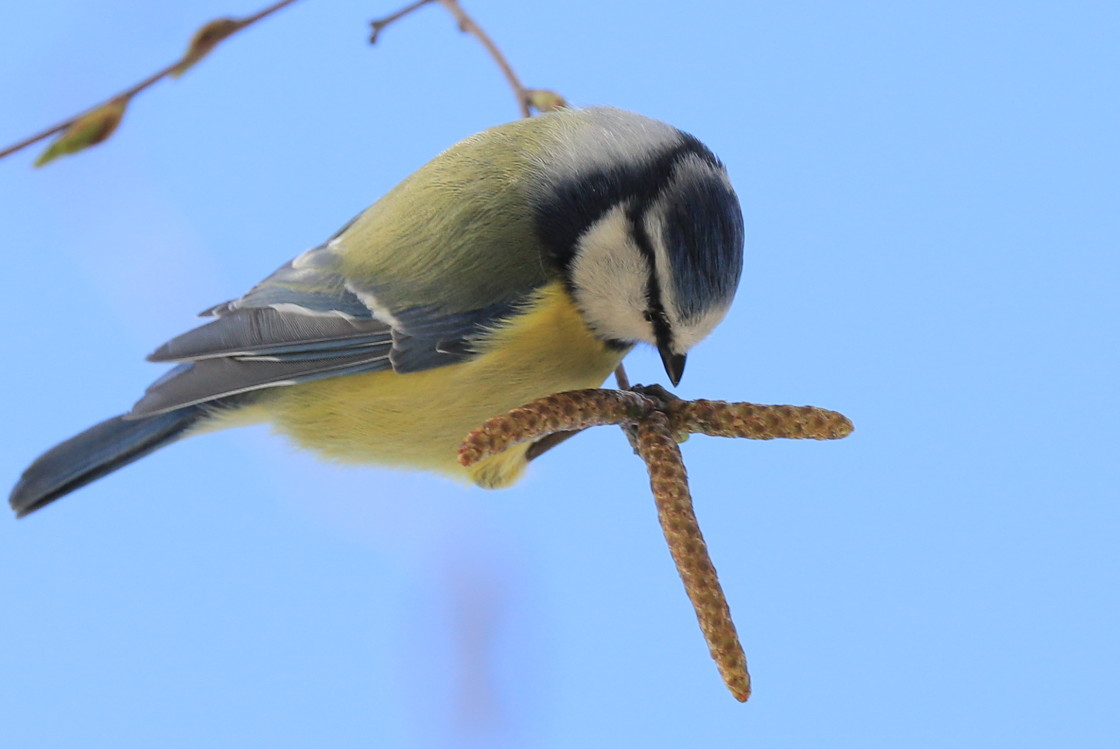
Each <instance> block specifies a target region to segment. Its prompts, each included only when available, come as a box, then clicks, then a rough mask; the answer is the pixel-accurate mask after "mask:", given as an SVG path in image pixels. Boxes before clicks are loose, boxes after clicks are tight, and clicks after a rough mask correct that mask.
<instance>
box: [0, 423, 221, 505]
mask: <svg viewBox="0 0 1120 749" xmlns="http://www.w3.org/2000/svg"><path fill="white" fill-rule="evenodd" d="M205 415H206V412H205V411H204V410H203V409H202V408H201V407H200V406H188V407H187V408H180V409H178V410H175V411H170V412H168V413H163V414H159V415H157V416H149V417H147V418H143V419H125V418H124V417H123V416H116V417H113V418H112V419H107V420H106V421H103V422H101V423H100V424H97V425H95V426H92V427H90V428H89V429H87V430H86V431H84V432H82V433H81V434H79V435H77V436H75V437H71V438H70V439H68V440H66V441H65V442H63V443H61V444H58V445H55V446H54V447H52V448H51V449H50V450H48V451H47V452H45V453H43V454H42V455H40V456H39V458H38V459H37V460H36V461H35V462H34V463H32V464H31V465H30V466H28V468H27V470H26V471H24V472H23V476H22V477H21V478H20V480H19V483H18V484H16V486H15V488H14V489H12V494H11V496H10V497H9V498H8V501H9V502H10V503H11V505H12V509H13V510H15V512H16V516H17V517H23V516H24V515H27V514H29V513H32V512H34V511H35V510H38V509H39V508H41V507H44V506H46V505H48V504H50V503H51V502H53V501H54V500H56V499H58V498H59V497H62V496H64V495H66V494H69V493H70V492H72V491H74V490H75V489H77V488H79V487H82V486H85V485H86V484H88V483H90V482H91V481H95V480H97V479H99V478H101V477H102V476H104V475H106V474H109V473H112V472H113V471H115V470H117V469H118V468H121V467H122V466H125V465H128V464H129V463H131V462H132V461H134V460H137V459H139V458H142V457H144V456H145V455H147V454H148V453H150V452H152V451H154V450H158V449H159V448H161V447H163V446H164V445H167V444H170V443H172V442H174V441H175V440H176V439H178V438H179V437H181V436H183V432H185V431H186V430H187V429H188V428H190V427H191V426H192V425H193V424H195V423H196V422H197V421H198V420H199V419H200V418H202V417H204V416H205Z"/></svg>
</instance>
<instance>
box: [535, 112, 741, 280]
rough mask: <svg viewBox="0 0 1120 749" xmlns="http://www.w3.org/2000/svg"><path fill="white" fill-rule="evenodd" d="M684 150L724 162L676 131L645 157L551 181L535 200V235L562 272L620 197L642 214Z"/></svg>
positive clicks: (717, 165)
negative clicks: (672, 141) (674, 136)
mask: <svg viewBox="0 0 1120 749" xmlns="http://www.w3.org/2000/svg"><path fill="white" fill-rule="evenodd" d="M689 156H696V157H698V158H700V159H701V160H702V161H703V162H705V163H707V164H710V165H711V166H713V167H715V168H717V169H722V168H723V166H722V164H720V161H719V159H717V158H716V157H715V155H714V154H713V153H712V152H711V151H710V150H708V147H707V146H705V145H704V144H703V143H701V142H700V141H699V140H697V139H696V138H694V137H692V136H691V135H688V134H687V133H681V134H680V140H679V141H678V142H677V143H675V144H673V145H672V146H670V147H669V148H667V149H666V150H665V151H663V152H662V153H661V154H659V155H658V156H657V157H656V158H654V159H652V160H650V161H637V162H632V163H628V164H619V165H613V166H610V167H607V168H602V169H597V170H592V171H588V172H586V173H583V174H580V175H579V176H578V177H573V178H569V179H565V180H562V181H560V182H558V183H556V184H555V185H553V186H552V189H551V190H550V194H549V195H548V198H547V199H546V200H542V201H538V202H537V203H536V205H535V206H534V211H535V215H534V223H535V225H536V230H537V236H538V237H539V238H540V240H541V242H542V243H543V244H544V246H545V247H546V248H547V250H548V253H549V256H550V257H551V258H552V261H553V262H554V263H555V264H556V266H557V267H558V268H560V269H563V270H564V271H565V275H567V273H566V271H567V269H568V266H569V265H570V264H571V262H572V258H573V257H574V256H575V249H576V244H577V242H578V240H579V238H580V237H581V236H582V235H583V234H584V233H585V232H586V231H587V230H588V229H589V228H590V227H591V225H592V224H594V223H595V222H596V221H598V220H599V219H601V218H602V217H603V216H604V215H606V213H607V212H608V211H610V210H611V209H612V208H615V207H616V206H618V205H620V204H621V203H624V202H626V203H629V206H630V209H631V212H632V215H637V216H644V215H645V213H646V211H648V210H649V208H650V206H651V205H653V203H654V202H655V201H656V200H657V198H658V196H659V195H660V194H661V192H662V191H663V190H664V189H665V187H666V186H667V185H668V184H669V183H670V179H671V177H672V176H673V170H674V169H675V168H676V166H677V164H679V163H680V162H681V161H682V160H684V159H685V158H687V157H689Z"/></svg>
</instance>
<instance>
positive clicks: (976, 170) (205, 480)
mask: <svg viewBox="0 0 1120 749" xmlns="http://www.w3.org/2000/svg"><path fill="white" fill-rule="evenodd" d="M395 7H396V6H395V5H393V4H380V5H379V4H377V3H355V2H326V1H325V0H318V1H317V0H305V2H302V3H300V4H297V5H296V6H295V7H293V8H291V9H289V10H287V11H285V12H284V13H282V14H280V15H278V16H276V17H274V18H272V19H271V20H268V21H266V22H264V23H263V24H261V25H259V26H257V27H255V28H253V29H251V30H249V31H248V32H246V33H244V34H242V35H240V36H239V37H237V38H236V39H234V40H231V41H230V42H228V43H227V44H225V45H224V46H222V47H221V48H220V49H219V50H218V51H217V52H216V53H215V54H214V55H213V56H212V57H211V58H210V59H208V60H207V61H206V62H204V63H203V64H201V65H200V66H198V67H197V68H196V69H195V70H193V71H192V72H191V73H190V74H189V75H187V76H186V77H184V78H183V79H181V80H179V81H177V82H171V83H165V84H161V85H159V86H158V87H156V88H155V89H153V90H151V91H149V92H148V93H146V94H145V95H143V96H142V97H141V98H139V99H138V100H137V101H136V102H135V103H134V105H133V107H132V108H131V110H130V111H129V113H128V115H127V117H126V119H125V121H124V123H123V125H122V126H121V128H120V130H119V132H118V133H117V135H116V136H115V137H114V138H113V140H112V141H111V142H110V143H109V144H107V145H105V146H103V147H101V148H98V149H96V150H95V151H91V152H89V153H87V154H84V155H81V156H78V157H73V158H69V159H65V160H63V161H60V162H58V163H56V164H54V165H52V166H50V167H48V168H45V169H42V170H32V169H30V162H31V160H32V159H33V156H34V154H33V153H24V154H21V155H18V156H16V157H13V158H10V159H8V160H6V161H3V162H0V237H2V241H3V247H4V248H5V252H4V267H5V274H4V279H5V280H6V291H5V293H4V295H3V298H2V301H0V304H2V305H3V318H4V319H5V320H6V321H7V324H6V326H5V333H4V336H5V338H4V340H5V349H6V351H7V357H6V361H7V362H8V365H7V366H5V367H3V370H2V372H0V387H2V390H3V393H4V406H5V410H6V415H5V418H4V419H3V422H2V423H0V440H2V444H3V446H4V449H3V451H0V476H3V477H5V480H6V481H8V482H9V483H12V482H14V481H15V479H16V478H17V476H18V475H19V473H20V471H22V469H23V468H24V466H25V465H26V464H27V463H28V462H29V461H30V460H32V459H33V458H34V457H35V456H36V455H37V454H38V453H39V452H40V451H41V450H43V449H45V448H47V447H49V446H50V445H52V444H54V443H55V442H57V441H59V440H61V439H63V438H65V437H68V436H70V435H71V434H73V433H75V432H77V431H79V430H81V429H83V428H85V427H86V426H88V425H90V424H92V423H94V422H95V421H98V420H100V419H102V418H105V417H107V416H110V415H113V414H116V413H119V412H121V411H123V410H125V409H127V408H128V407H129V406H130V405H131V403H132V402H133V401H134V400H135V399H136V398H137V397H138V396H139V394H140V393H141V392H142V390H143V388H144V387H145V386H146V385H147V383H148V382H150V381H151V380H152V379H154V378H155V377H156V376H158V375H159V373H160V372H161V371H162V370H161V368H159V367H157V366H155V365H151V364H148V363H146V362H144V360H143V357H144V355H145V354H147V353H148V352H149V351H151V350H152V349H154V348H155V347H156V346H157V345H158V344H160V343H161V342H163V341H164V340H166V339H167V338H169V337H171V336H173V335H175V334H177V333H179V332H181V331H182V330H184V329H186V328H187V327H188V326H191V325H193V324H194V318H193V315H194V314H195V313H196V312H197V311H199V310H202V309H204V308H206V307H208V306H210V305H212V304H214V303H217V302H220V301H223V300H225V299H229V298H231V297H234V296H237V295H239V294H241V293H242V292H243V291H245V290H246V289H247V288H248V287H249V286H251V285H252V284H253V283H255V282H256V281H257V280H259V279H260V278H261V277H263V276H264V275H266V274H267V273H269V272H271V271H272V270H273V269H274V268H275V267H276V266H278V265H279V264H281V263H283V262H284V261H286V260H287V259H289V258H290V257H291V256H293V255H295V254H296V253H298V252H300V251H301V250H303V249H305V248H308V247H311V246H313V245H315V244H317V243H318V242H320V241H322V240H323V239H325V238H326V237H327V236H329V235H330V234H331V233H332V232H333V231H334V230H335V229H337V228H338V227H339V226H340V225H341V224H342V223H343V222H344V221H346V220H347V219H348V218H349V217H350V216H351V215H353V214H354V213H356V212H357V211H358V210H360V209H361V208H363V207H364V206H365V205H367V204H369V203H370V202H372V201H373V200H375V199H376V198H377V197H378V196H379V195H380V194H382V193H383V192H384V191H386V190H387V189H389V188H390V187H392V186H393V184H395V183H396V182H397V181H398V180H400V179H401V178H403V177H404V176H406V175H407V174H409V173H410V172H411V171H412V170H414V169H415V168H416V167H418V166H419V165H421V164H422V163H423V162H424V161H426V160H427V159H429V158H430V157H432V156H433V155H435V154H436V153H437V152H439V151H440V150H442V149H443V148H444V147H446V146H448V145H450V144H451V143H453V142H455V141H456V140H458V139H460V138H462V137H464V136H466V135H469V134H471V133H474V132H476V131H478V130H481V129H483V128H485V127H488V126H490V125H494V124H497V123H499V122H502V121H505V120H508V119H512V118H513V117H515V116H516V109H515V108H514V106H513V104H512V99H511V97H510V95H509V93H508V91H507V90H506V88H505V87H504V83H503V81H502V80H501V78H500V77H499V75H498V73H497V72H496V69H495V68H494V67H493V65H492V63H491V62H490V61H489V60H488V59H487V58H486V57H485V56H484V55H483V53H482V51H481V50H480V48H479V47H478V46H477V44H476V43H474V42H473V41H472V40H470V39H468V38H466V37H463V36H461V35H459V34H457V33H456V32H455V31H454V28H453V26H452V24H451V22H450V21H449V20H448V18H447V17H446V16H445V15H444V14H443V13H442V11H440V10H439V9H436V8H430V9H426V10H425V11H423V12H422V13H420V14H418V15H417V16H415V17H414V18H412V19H410V20H408V21H406V22H404V23H402V24H401V25H399V26H397V27H395V28H392V29H390V30H388V31H387V32H386V34H385V36H384V38H383V40H382V42H381V43H380V44H379V45H378V46H377V47H376V48H370V47H368V46H367V45H366V44H365V42H364V39H365V36H366V33H367V28H366V26H365V24H366V22H367V21H368V20H369V19H370V18H373V17H376V16H378V15H382V14H384V13H386V12H388V11H390V10H392V9H394V8H395ZM256 8H257V5H256V4H255V3H245V2H241V1H240V0H238V2H235V3H233V4H231V0H208V1H202V0H198V1H193V0H192V1H189V2H188V1H187V0H182V1H180V2H172V3H155V4H154V3H150V2H140V1H139V0H121V1H120V2H115V3H112V4H108V5H107V4H105V3H96V2H91V1H90V0H84V1H78V0H72V1H70V2H66V1H65V0H44V2H42V3H37V4H34V3H18V4H17V3H6V4H3V5H2V6H0V29H2V31H0V34H3V47H4V50H5V51H4V55H3V61H2V62H0V92H2V93H0V142H2V143H5V144H6V143H7V142H11V141H15V140H17V139H19V138H20V137H22V136H24V135H26V134H28V133H30V132H32V131H34V130H37V129H39V128H41V127H43V126H46V125H48V124H51V123H53V122H55V121H57V120H59V119H61V118H63V117H65V116H67V115H69V114H71V113H73V112H74V111H76V110H78V109H80V108H82V107H84V106H86V105H89V104H91V103H93V102H94V101H97V100H99V99H101V98H103V97H107V96H108V95H110V94H112V93H114V92H116V91H117V90H120V89H122V88H124V87H125V86H127V85H130V84H131V83H133V82H135V81H136V80H139V79H140V78H142V77H143V76H145V75H147V74H148V73H149V72H151V71H153V70H155V69H156V68H158V67H160V66H162V65H164V64H166V63H167V62H170V61H171V60H172V59H174V57H175V56H176V55H177V54H178V52H179V51H180V50H181V49H182V47H183V46H184V44H185V39H186V38H187V37H188V36H189V35H190V33H191V31H192V30H193V29H194V28H195V27H197V26H198V25H199V24H200V23H202V22H203V21H205V20H207V19H209V18H212V17H215V16H220V15H228V14H232V15H244V14H247V13H249V12H251V11H253V10H256ZM468 8H469V9H470V10H472V11H474V13H475V14H476V16H477V17H478V19H479V20H480V22H482V23H483V24H484V25H485V27H486V28H487V29H488V30H489V31H490V32H491V34H492V35H493V36H494V37H495V38H496V39H497V40H498V41H499V43H500V44H501V45H502V46H503V48H504V49H505V50H506V51H507V53H508V55H509V56H510V58H511V60H512V61H513V63H514V64H515V66H516V67H517V69H518V70H519V72H520V73H521V74H522V76H523V77H524V78H525V80H526V82H527V83H528V84H530V85H534V86H541V87H550V88H554V89H556V90H558V91H560V92H562V93H564V94H565V95H567V96H568V97H569V98H570V99H571V100H572V101H574V102H576V103H578V104H612V105H616V106H621V107H624V108H628V109H633V110H635V111H640V112H642V113H644V114H647V115H650V116H653V117H657V118H660V119H664V120H666V121H668V122H671V123H673V124H675V125H677V126H679V127H681V128H684V129H686V130H689V131H691V132H693V133H694V134H696V135H697V136H698V137H700V138H701V139H702V140H704V141H705V142H706V143H707V144H708V145H710V146H711V147H712V148H713V149H714V150H715V151H716V152H717V153H718V154H719V155H720V156H721V157H722V159H723V160H724V161H725V162H726V163H727V165H728V168H729V170H730V172H731V175H732V179H733V181H734V183H735V185H736V188H737V190H738V192H739V195H740V197H741V199H742V202H743V206H744V212H745V215H746V226H747V255H746V266H745V271H744V276H743V282H742V285H741V287H740V293H739V298H738V299H737V301H736V305H735V307H734V309H733V311H732V313H731V314H730V316H729V317H728V319H727V321H726V322H725V323H724V324H723V326H721V327H720V328H719V329H718V330H717V331H716V333H715V334H714V335H713V336H712V337H711V338H710V339H709V340H708V341H707V342H705V343H704V344H703V345H701V346H700V347H699V348H698V349H696V350H695V351H694V353H693V355H692V356H691V357H690V359H689V370H688V373H687V375H686V377H685V379H684V381H683V382H682V384H681V387H680V388H679V390H678V391H679V392H680V393H681V394H682V395H684V396H686V397H709V398H725V399H731V400H749V401H754V402H759V403H795V404H803V403H811V404H814V405H820V406H824V407H829V408H835V409H838V410H841V411H843V412H845V413H846V414H848V415H849V416H850V417H851V418H852V419H853V420H854V422H855V424H856V433H855V434H854V435H853V436H852V437H850V438H849V439H847V440H844V441H841V442H836V443H817V442H813V443H797V442H772V443H754V442H746V441H726V440H717V439H710V438H703V437H695V438H693V439H692V440H691V441H689V442H688V443H687V444H686V445H685V456H686V460H687V463H688V466H689V470H690V474H691V477H692V486H693V492H694V495H695V499H696V505H697V510H698V513H699V515H700V520H701V524H702V526H703V528H704V531H705V535H706V537H707V539H708V542H709V546H710V548H711V550H712V553H713V556H714V559H715V562H716V565H717V567H718V569H719V571H720V575H721V579H722V580H723V583H724V587H725V590H726V592H727V595H728V597H729V599H730V602H731V607H732V611H733V613H734V615H735V618H736V621H737V623H738V625H739V630H740V633H741V635H742V638H743V642H744V645H745V647H746V651H747V655H748V658H749V660H750V664H751V671H752V675H753V677H754V681H755V695H754V697H752V699H751V701H750V702H749V703H748V704H746V705H741V704H739V703H737V702H735V701H734V700H733V699H732V698H731V697H730V696H729V695H728V694H727V692H726V691H725V690H724V687H723V686H722V684H721V683H720V681H719V678H718V676H717V674H716V671H715V668H714V666H713V664H712V663H711V662H710V660H709V658H708V655H707V652H706V648H705V646H704V643H703V641H702V639H701V636H700V633H699V631H698V628H697V626H696V623H695V619H694V616H693V613H692V611H691V608H690V607H689V605H688V602H687V600H686V598H685V596H684V593H683V591H682V589H681V585H680V582H679V580H678V579H677V577H676V573H675V571H674V569H673V566H672V563H671V561H670V558H669V555H668V553H667V551H666V549H665V547H664V542H663V540H662V538H661V536H660V531H659V529H658V527H657V523H656V517H655V513H654V508H653V504H652V501H651V499H650V497H649V496H648V491H647V489H646V483H645V477H644V474H643V468H642V466H641V464H640V463H639V462H638V461H637V460H636V459H635V458H633V457H631V456H630V455H629V453H628V449H627V446H626V443H625V441H624V439H623V437H622V436H621V434H619V433H618V432H617V430H607V429H604V430H599V431H598V432H596V433H589V434H585V435H582V436H581V437H580V438H579V439H576V440H573V441H571V442H569V443H567V444H566V445H565V446H564V447H563V448H562V449H559V450H557V451H555V452H554V453H551V454H549V455H548V456H547V458H546V459H543V460H542V461H540V462H539V464H537V465H535V466H534V468H533V470H532V471H531V475H530V476H529V477H528V479H527V480H526V481H524V482H523V483H522V484H521V485H519V486H518V487H516V488H514V489H512V490H509V491H505V492H484V491H481V490H475V489H464V488H462V487H459V486H457V485H454V484H452V483H449V482H447V481H445V480H442V479H439V478H435V477H429V476H424V475H415V474H403V473H396V472H392V471H385V470H378V469H354V468H341V467H338V466H334V465H329V464H323V463H319V462H316V461H315V460H314V459H313V458H312V457H310V456H309V455H306V454H303V453H299V452H296V451H294V450H293V449H292V448H290V447H289V446H288V445H287V444H286V443H285V442H284V441H283V440H282V439H280V438H278V437H274V436H272V435H270V434H269V432H268V430H267V429H264V428H254V429H244V430H239V431H230V432H225V433H221V434H216V435H209V436H206V437H202V438H198V439H193V440H189V441H187V442H184V443H181V444H178V445H175V446H174V447H172V448H170V449H168V450H166V451H163V452H161V453H159V454H157V455H154V456H152V457H149V458H147V459H145V460H144V461H142V462H140V463H138V464H136V465H134V466H131V467H129V468H128V469H126V470H124V471H122V472H120V473H118V474H115V475H113V476H112V477H110V478H108V479H105V480H103V481H101V482H98V483H97V484H95V485H92V486H90V487H88V488H86V489H84V490H82V491H81V492H80V493H78V494H75V495H73V496H71V497H69V498H67V499H66V500H65V501H63V502H61V503H59V504H57V505H55V506H52V507H50V508H49V509H47V510H46V511H44V512H42V513H40V514H38V515H36V516H34V517H32V518H30V519H28V520H25V521H21V522H18V523H17V522H16V521H14V520H2V519H0V602H2V603H0V606H2V608H3V611H4V615H3V616H2V617H0V643H3V644H0V724H2V725H3V726H4V729H3V733H4V737H5V744H8V745H11V746H43V747H52V749H65V748H69V747H82V748H83V749H90V748H91V747H102V746H105V747H109V746H112V747H150V746H160V747H199V746H206V747H225V746H230V747H233V746H236V747H244V746H267V747H322V746H331V747H364V746H385V747H471V746H479V747H482V746H486V747H542V748H548V749H551V748H553V747H557V748H558V747H575V746H579V747H584V746H612V747H613V746H643V747H676V746H682V745H688V746H715V745H717V744H718V745H730V746H740V745H742V746H758V747H769V746H783V747H817V746H821V745H826V744H827V745H831V746H859V747H899V746H906V747H927V746H928V747H944V746H963V747H989V746H993V745H995V746H1022V747H1034V746H1053V745H1064V746H1079V747H1090V746H1113V745H1115V742H1116V740H1117V728H1116V719H1115V696H1116V694H1117V693H1118V691H1120V645H1118V644H1117V638H1116V631H1117V625H1118V624H1120V622H1118V613H1117V594H1116V590H1117V585H1116V579H1117V574H1118V572H1120V563H1118V562H1120V553H1118V551H1117V541H1116V537H1117V530H1118V527H1120V522H1118V521H1120V510H1118V501H1117V500H1118V499H1120V492H1118V491H1117V487H1118V485H1120V460H1118V459H1117V454H1116V453H1117V450H1116V448H1117V441H1116V435H1115V424H1116V423H1117V422H1118V420H1120V403H1118V396H1117V393H1116V380H1117V375H1118V373H1120V356H1118V353H1117V352H1118V343H1120V341H1118V334H1117V319H1118V312H1120V302H1118V299H1117V279H1118V276H1120V263H1118V260H1117V247H1118V238H1120V237H1118V235H1120V231H1118V222H1117V206H1118V200H1120V163H1118V162H1120V159H1118V158H1117V157H1118V146H1117V132H1120V97H1118V96H1117V93H1118V89H1117V80H1116V75H1117V73H1116V71H1117V70H1118V69H1120V68H1118V65H1120V53H1118V52H1117V44H1116V40H1117V38H1118V32H1120V6H1117V5H1116V4H1115V3H1109V2H1080V3H1057V2H967V3H966V2H952V1H941V2H909V3H885V2H845V3H835V2H786V3H766V2H756V3H739V2H734V3H733V2H711V3H695V4H692V5H689V6H687V7H682V6H681V5H680V4H679V3H664V4H659V3H656V2H654V3H650V2H638V1H637V0H632V1H625V2H614V3H604V2H591V1H590V0H570V1H569V2H565V3H512V2H505V3H501V2H493V1H491V2H487V1H486V0H474V1H473V2H470V3H469V5H468ZM628 365H629V369H630V372H631V375H632V377H633V378H634V379H635V380H637V381H653V380H663V379H664V378H663V375H662V373H661V372H660V371H659V370H660V365H659V361H658V358H657V356H656V354H655V353H653V352H650V351H638V352H635V353H634V354H633V355H632V356H631V358H630V359H629V360H628Z"/></svg>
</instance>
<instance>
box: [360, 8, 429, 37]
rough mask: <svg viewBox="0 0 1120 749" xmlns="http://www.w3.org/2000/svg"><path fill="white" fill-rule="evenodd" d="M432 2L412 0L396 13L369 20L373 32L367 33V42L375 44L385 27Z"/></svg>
mask: <svg viewBox="0 0 1120 749" xmlns="http://www.w3.org/2000/svg"><path fill="white" fill-rule="evenodd" d="M434 2H436V0H416V2H414V3H413V4H412V5H406V6H405V7H403V8H401V9H400V10H398V11H397V12H396V13H391V14H389V15H387V16H385V17H384V18H378V19H377V20H375V21H370V22H369V25H370V26H372V27H373V32H372V33H371V34H370V35H369V43H370V44H377V38H378V37H379V36H380V35H381V32H382V31H384V30H385V28H386V27H388V26H391V25H393V24H394V23H396V22H397V21H399V20H401V19H402V18H404V17H405V16H407V15H409V14H410V13H412V12H413V11H416V10H419V9H420V8H423V7H424V6H425V5H430V4H431V3H434Z"/></svg>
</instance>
